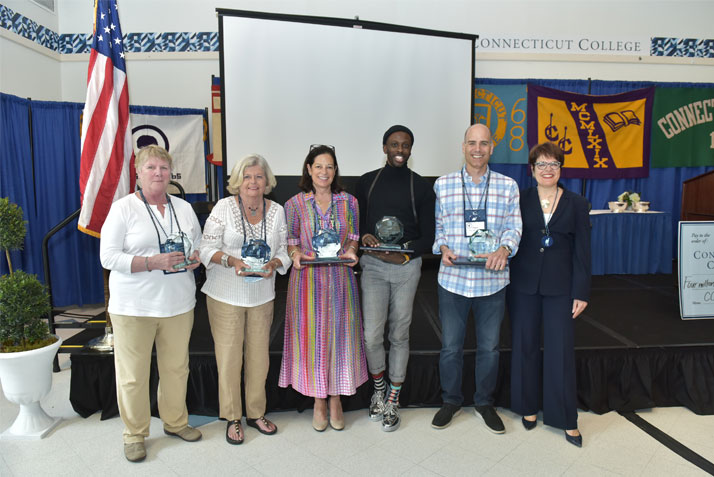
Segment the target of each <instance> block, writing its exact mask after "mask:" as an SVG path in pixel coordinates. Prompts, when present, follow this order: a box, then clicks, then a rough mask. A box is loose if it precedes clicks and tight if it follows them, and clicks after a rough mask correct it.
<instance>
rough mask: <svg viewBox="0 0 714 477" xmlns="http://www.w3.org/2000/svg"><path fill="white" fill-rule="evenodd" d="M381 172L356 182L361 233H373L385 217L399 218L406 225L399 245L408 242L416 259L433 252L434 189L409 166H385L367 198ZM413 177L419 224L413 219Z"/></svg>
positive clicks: (365, 176) (367, 174)
mask: <svg viewBox="0 0 714 477" xmlns="http://www.w3.org/2000/svg"><path fill="white" fill-rule="evenodd" d="M380 170H382V169H377V170H374V171H371V172H368V173H366V174H364V175H363V176H362V177H360V178H359V180H358V181H357V189H356V194H355V195H356V197H357V200H358V202H359V215H360V224H359V227H360V234H361V235H365V234H373V235H376V234H375V232H374V226H375V224H376V223H377V221H379V220H380V219H381V218H382V217H384V216H385V215H392V216H394V217H397V218H398V219H399V220H400V221H401V222H402V224H403V225H404V237H402V239H401V240H400V241H399V243H400V244H404V243H406V242H409V243H408V248H411V249H413V250H414V252H415V253H414V256H420V255H422V254H424V253H430V252H431V246H432V245H433V243H434V201H435V200H436V198H435V195H434V189H433V188H432V186H431V184H429V181H427V180H426V179H424V178H423V177H422V176H420V175H419V174H417V173H416V172H412V171H411V169H409V168H408V167H407V166H402V167H392V166H390V165H389V164H386V165H385V166H384V168H383V170H382V173H381V174H380V175H379V178H378V179H377V182H376V184H375V185H374V189H372V194H371V195H370V197H369V203H368V201H367V195H368V193H369V189H370V187H372V182H374V178H375V177H377V173H378V172H379V171H380ZM411 174H414V206H415V208H416V213H417V219H418V223H417V221H415V220H414V212H413V209H412V198H411V197H412V196H411V186H410V176H411Z"/></svg>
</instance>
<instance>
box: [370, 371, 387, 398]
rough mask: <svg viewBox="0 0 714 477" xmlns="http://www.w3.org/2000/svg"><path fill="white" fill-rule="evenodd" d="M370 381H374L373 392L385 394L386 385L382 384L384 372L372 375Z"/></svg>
mask: <svg viewBox="0 0 714 477" xmlns="http://www.w3.org/2000/svg"><path fill="white" fill-rule="evenodd" d="M372 380H374V391H375V392H377V391H381V392H382V393H386V391H387V383H386V382H384V371H382V372H381V373H379V374H373V375H372Z"/></svg>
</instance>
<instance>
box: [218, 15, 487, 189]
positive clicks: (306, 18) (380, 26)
mask: <svg viewBox="0 0 714 477" xmlns="http://www.w3.org/2000/svg"><path fill="white" fill-rule="evenodd" d="M216 14H217V15H218V43H219V71H220V75H221V85H220V94H221V111H222V113H221V126H220V127H221V130H222V138H223V139H222V143H221V148H222V162H223V167H222V170H223V174H222V176H223V190H224V196H226V197H227V196H228V195H229V194H228V191H227V189H226V187H227V185H228V178H229V173H230V171H228V167H227V165H228V163H227V161H226V158H227V157H228V152H227V141H226V139H225V138H226V137H227V132H226V108H225V104H226V102H225V97H226V95H225V88H226V81H225V62H224V61H225V60H224V58H225V53H224V25H223V19H224V17H227V16H228V17H244V18H253V19H260V20H272V21H283V22H296V23H308V24H317V25H322V26H333V27H341V28H353V29H354V28H359V29H364V30H376V31H386V32H393V33H408V34H416V35H427V36H437V37H445V38H454V39H462V40H466V41H470V42H471V49H470V50H471V69H470V71H471V74H470V78H469V84H468V88H469V96H470V98H471V103H470V104H471V107H469V115H470V118H469V124H473V123H474V108H473V104H474V102H475V99H476V98H475V88H474V74H475V65H476V40H478V38H479V36H478V35H475V34H469V33H457V32H449V31H442V30H432V29H426V28H417V27H410V26H405V25H397V24H391V23H381V22H373V21H366V20H360V19H359V17H355V18H354V19H347V18H337V17H322V16H312V15H293V14H284V13H268V12H258V11H250V10H234V9H225V8H216ZM213 127H216V126H215V125H214V126H213Z"/></svg>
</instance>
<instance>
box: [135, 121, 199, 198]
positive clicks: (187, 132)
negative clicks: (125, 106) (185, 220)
mask: <svg viewBox="0 0 714 477" xmlns="http://www.w3.org/2000/svg"><path fill="white" fill-rule="evenodd" d="M131 125H132V130H131V132H132V141H133V144H134V151H135V152H137V153H138V152H139V149H140V148H142V147H144V146H148V145H150V144H156V145H158V146H161V147H163V148H164V149H166V150H167V151H169V154H171V157H172V158H173V167H172V170H171V180H173V181H176V182H178V183H179V184H181V186H182V187H183V188H184V191H185V192H186V193H187V194H205V193H206V168H205V157H204V154H205V151H204V145H203V115H201V114H185V115H168V116H163V115H162V116H157V115H151V114H136V113H132V114H131Z"/></svg>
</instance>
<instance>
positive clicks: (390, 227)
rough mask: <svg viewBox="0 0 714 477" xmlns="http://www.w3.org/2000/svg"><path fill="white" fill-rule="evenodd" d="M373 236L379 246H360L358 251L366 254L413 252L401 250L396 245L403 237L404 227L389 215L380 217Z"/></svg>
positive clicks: (411, 251)
mask: <svg viewBox="0 0 714 477" xmlns="http://www.w3.org/2000/svg"><path fill="white" fill-rule="evenodd" d="M374 234H375V235H376V237H377V238H378V239H379V242H380V243H379V245H375V246H374V247H368V246H362V247H360V250H364V251H367V252H400V253H414V250H411V249H406V248H402V246H401V245H400V244H399V243H398V242H399V241H400V240H401V239H402V237H404V225H402V222H401V221H400V220H399V219H398V218H396V217H393V216H391V215H387V216H384V217H382V218H381V219H380V220H379V221H378V222H377V223H376V224H375V226H374Z"/></svg>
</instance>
